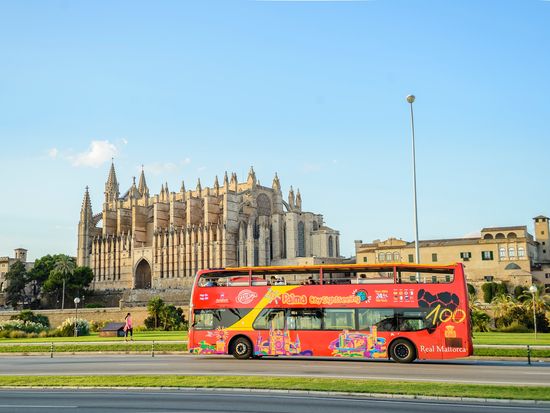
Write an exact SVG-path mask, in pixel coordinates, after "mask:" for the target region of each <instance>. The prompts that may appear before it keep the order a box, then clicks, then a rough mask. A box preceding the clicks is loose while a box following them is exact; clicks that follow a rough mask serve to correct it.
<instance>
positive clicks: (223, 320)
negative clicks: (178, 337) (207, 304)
mask: <svg viewBox="0 0 550 413" xmlns="http://www.w3.org/2000/svg"><path fill="white" fill-rule="evenodd" d="M249 312H250V309H249V308H222V309H219V310H195V318H194V320H195V321H194V323H193V327H194V328H195V329H196V330H212V329H215V328H228V327H231V326H232V325H233V324H235V323H236V322H237V321H239V320H240V319H241V318H243V317H244V316H245V315H247V314H248V313H249Z"/></svg>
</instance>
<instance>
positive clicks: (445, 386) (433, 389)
mask: <svg viewBox="0 0 550 413" xmlns="http://www.w3.org/2000/svg"><path fill="white" fill-rule="evenodd" d="M0 386H14V387H18V386H44V387H53V386H55V387H58V386H61V387H66V386H78V387H105V386H108V387H199V388H243V389H244V388H246V389H275V390H309V391H338V392H356V393H386V394H403V395H424V396H445V397H475V398H493V399H514V400H546V401H548V400H550V391H548V390H549V388H548V387H544V386H507V385H502V386H501V385H480V384H475V385H474V384H459V383H425V382H413V381H390V380H357V379H353V380H349V379H332V378H331V379H321V378H308V379H304V378H299V377H253V376H225V377H218V376H178V375H152V376H1V377H0Z"/></svg>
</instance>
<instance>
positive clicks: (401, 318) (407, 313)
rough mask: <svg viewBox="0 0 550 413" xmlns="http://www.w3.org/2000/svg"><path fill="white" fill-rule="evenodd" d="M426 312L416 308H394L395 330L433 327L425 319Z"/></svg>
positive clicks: (416, 329)
mask: <svg viewBox="0 0 550 413" xmlns="http://www.w3.org/2000/svg"><path fill="white" fill-rule="evenodd" d="M426 314H427V313H426V311H422V310H417V309H408V308H402V309H396V310H395V317H396V328H397V330H399V331H418V330H424V329H425V328H432V327H434V326H433V324H432V323H431V322H430V321H429V320H426Z"/></svg>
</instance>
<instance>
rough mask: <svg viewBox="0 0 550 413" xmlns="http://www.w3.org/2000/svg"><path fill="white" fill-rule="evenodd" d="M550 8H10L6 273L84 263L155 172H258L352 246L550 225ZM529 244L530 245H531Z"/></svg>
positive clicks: (156, 183)
mask: <svg viewBox="0 0 550 413" xmlns="http://www.w3.org/2000/svg"><path fill="white" fill-rule="evenodd" d="M549 21H550V2H547V1H538V0H532V1H531V0H517V1H499V0H497V1H489V0H485V1H412V0H406V1H405V0H403V1H398V0H395V1H390V0H374V1H298V2H291V1H231V0H225V1H200V2H199V1H197V2H191V1H189V2H181V1H162V2H140V1H117V2H113V1H79V2H74V1H69V0H67V1H24V2H13V1H0V50H1V51H2V53H1V54H0V91H1V92H0V143H1V151H0V188H1V189H0V199H1V201H2V202H0V255H12V254H13V249H14V248H16V247H25V248H27V249H29V254H30V257H32V258H35V257H39V256H42V255H44V254H47V253H69V254H75V253H76V225H77V221H78V215H79V211H80V205H81V201H82V195H83V191H84V187H85V186H86V185H89V186H90V194H91V197H92V203H93V208H94V211H95V212H99V211H100V208H101V202H102V199H103V189H104V188H103V187H104V182H105V180H106V177H107V173H108V168H109V162H110V158H111V156H114V157H115V164H116V168H117V175H118V177H119V181H120V183H121V191H124V190H125V189H127V187H129V186H130V184H131V179H132V176H133V175H137V174H138V173H139V169H140V165H141V164H144V165H145V171H146V174H147V179H148V183H149V187H150V188H151V190H152V192H154V193H157V192H158V190H159V189H160V186H161V184H162V183H163V182H164V181H167V182H168V185H169V187H170V189H172V190H176V189H177V188H179V186H180V182H181V180H182V179H185V182H186V185H187V187H188V188H193V187H195V185H196V181H197V178H199V177H200V178H201V181H202V183H203V186H204V185H207V184H210V185H211V184H212V182H213V180H214V177H215V175H216V174H217V175H220V176H222V175H223V173H224V171H225V170H228V171H235V172H237V174H238V176H239V178H240V179H242V180H244V179H245V178H246V173H247V171H248V169H249V168H250V166H251V165H254V168H255V170H256V173H257V176H258V178H259V179H260V181H261V182H262V184H269V185H270V184H271V180H272V178H273V175H274V173H275V172H276V171H277V172H278V174H279V177H280V179H281V183H282V186H283V191H284V192H285V195H286V191H288V188H289V187H290V185H293V186H294V188H295V189H296V188H300V191H301V193H302V197H303V203H304V209H306V210H311V211H314V212H317V213H322V214H324V216H325V221H326V223H327V224H328V225H329V226H331V227H333V228H336V229H338V230H340V232H341V237H342V238H341V248H342V252H343V253H344V254H346V255H348V256H349V255H352V254H353V240H355V239H362V240H363V241H372V240H373V239H376V238H381V239H385V238H387V237H389V236H396V237H400V238H403V239H407V240H411V239H413V237H414V235H413V219H412V218H413V214H412V185H411V183H412V177H411V148H410V123H409V122H410V120H409V108H408V104H407V103H406V101H405V96H406V95H407V94H409V93H414V94H415V95H416V97H417V100H416V102H415V106H414V108H415V125H416V138H417V147H416V149H417V178H418V208H419V232H420V238H421V239H433V238H446V237H461V236H464V235H466V234H472V233H475V232H477V231H479V230H480V229H481V228H482V227H484V226H500V225H525V224H527V225H529V228H532V224H531V218H532V217H534V216H536V215H539V214H545V215H550V195H549V191H548V188H549V186H548V177H549V154H550V123H549V119H550V104H549V103H548V102H549V99H550V53H549V47H550V24H548V22H549ZM531 230H532V229H531Z"/></svg>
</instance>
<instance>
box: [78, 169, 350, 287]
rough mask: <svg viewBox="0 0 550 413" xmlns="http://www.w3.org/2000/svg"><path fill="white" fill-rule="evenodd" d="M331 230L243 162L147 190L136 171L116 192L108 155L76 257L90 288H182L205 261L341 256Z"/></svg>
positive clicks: (249, 262)
mask: <svg viewBox="0 0 550 413" xmlns="http://www.w3.org/2000/svg"><path fill="white" fill-rule="evenodd" d="M339 244H340V242H339V232H338V231H335V230H333V229H331V228H329V227H328V226H326V225H325V223H324V221H323V216H322V215H320V214H315V213H313V212H306V211H304V210H303V209H302V197H301V195H300V191H299V190H298V191H297V192H296V193H294V190H293V188H292V187H290V191H289V193H288V197H287V199H286V200H285V199H283V194H282V191H281V183H280V182H279V178H278V176H277V174H275V177H274V178H273V183H272V185H271V187H267V186H262V185H261V184H260V182H259V181H258V180H257V179H256V174H255V172H254V169H253V168H250V172H249V173H248V177H247V179H246V181H245V182H239V181H238V179H237V174H235V173H232V174H231V176H228V174H227V172H226V173H225V175H224V178H223V182H222V183H221V185H220V183H219V181H218V178H217V177H216V179H215V181H214V184H213V186H212V187H204V188H203V187H202V185H201V182H200V180H199V181H198V182H197V186H196V188H195V189H194V190H187V189H186V187H185V183H184V182H182V183H181V187H180V189H179V191H177V192H174V191H170V190H169V188H168V184H164V185H162V187H161V189H160V193H159V194H156V195H150V192H149V188H148V187H147V183H146V180H145V173H144V171H143V168H142V171H141V175H140V177H139V182H138V183H137V185H136V179H135V178H134V179H133V182H132V184H131V186H130V188H129V189H128V190H127V191H126V192H124V193H123V194H122V195H121V193H120V191H119V183H118V180H117V177H116V172H115V166H114V163H113V164H111V169H110V171H109V176H108V178H107V182H106V183H105V199H104V202H103V207H102V212H99V213H96V214H94V213H93V210H92V202H91V199H90V195H89V192H88V188H87V187H86V191H85V193H84V200H83V202H82V208H81V211H80V221H79V224H78V253H77V263H78V265H81V266H89V267H91V268H92V270H93V273H94V280H93V284H92V288H93V289H95V290H126V289H150V288H153V289H168V288H185V287H188V286H190V285H191V284H192V280H193V277H194V275H195V274H196V272H197V271H198V270H201V269H206V268H222V267H240V266H267V265H308V264H319V263H337V262H341V260H342V258H341V257H340V245H339Z"/></svg>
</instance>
